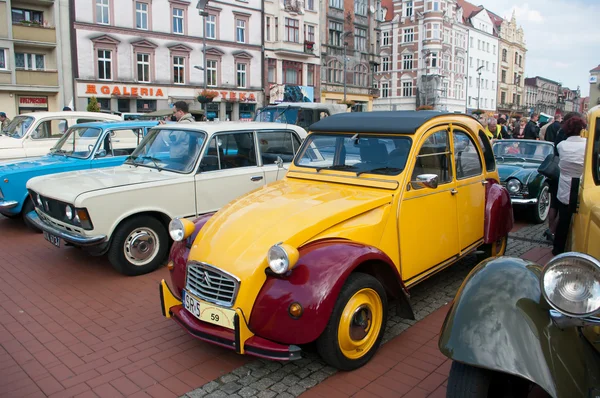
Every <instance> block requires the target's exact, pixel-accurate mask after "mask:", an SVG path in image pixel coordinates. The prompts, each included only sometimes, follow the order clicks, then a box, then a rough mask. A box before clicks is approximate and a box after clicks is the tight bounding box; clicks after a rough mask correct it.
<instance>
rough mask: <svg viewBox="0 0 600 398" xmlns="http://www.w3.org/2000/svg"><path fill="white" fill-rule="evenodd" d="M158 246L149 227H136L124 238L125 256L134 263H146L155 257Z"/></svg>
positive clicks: (156, 238)
mask: <svg viewBox="0 0 600 398" xmlns="http://www.w3.org/2000/svg"><path fill="white" fill-rule="evenodd" d="M158 248H159V242H158V236H157V235H156V233H155V232H154V231H153V230H151V229H149V228H138V229H135V230H133V231H132V232H131V233H130V234H129V236H128V237H127V239H126V240H125V247H124V251H125V257H126V258H127V260H128V261H129V262H130V263H132V264H134V265H137V266H141V265H146V264H148V263H149V262H150V261H152V260H153V259H154V257H156V253H157V252H158Z"/></svg>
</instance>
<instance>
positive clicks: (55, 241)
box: [44, 231, 60, 247]
mask: <svg viewBox="0 0 600 398" xmlns="http://www.w3.org/2000/svg"><path fill="white" fill-rule="evenodd" d="M44 238H45V239H46V240H47V241H48V242H50V243H52V244H53V245H54V246H56V247H60V238H59V237H58V236H54V235H52V234H49V233H48V232H46V231H44Z"/></svg>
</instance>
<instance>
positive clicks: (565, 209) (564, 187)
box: [552, 116, 587, 255]
mask: <svg viewBox="0 0 600 398" xmlns="http://www.w3.org/2000/svg"><path fill="white" fill-rule="evenodd" d="M586 127H587V123H586V121H585V120H584V119H583V118H581V117H579V116H575V117H572V118H570V119H569V120H567V121H566V122H565V123H563V125H562V130H563V133H564V134H565V136H566V137H567V139H566V140H564V141H562V142H561V143H559V144H558V146H557V147H556V148H557V150H558V156H559V159H560V161H559V163H558V166H559V168H560V178H559V180H558V192H557V195H556V196H557V198H558V225H557V226H556V234H555V236H554V248H553V249H552V254H554V255H557V254H560V253H563V252H564V251H565V246H566V244H567V236H568V234H569V228H570V226H571V218H572V217H573V213H572V212H571V211H570V209H569V200H570V196H571V180H572V179H573V178H581V175H582V174H583V160H584V158H585V145H586V139H585V138H583V137H581V131H582V130H583V129H585V128H586Z"/></svg>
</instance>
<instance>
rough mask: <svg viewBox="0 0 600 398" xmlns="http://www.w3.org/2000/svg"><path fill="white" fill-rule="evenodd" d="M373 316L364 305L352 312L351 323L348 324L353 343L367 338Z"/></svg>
mask: <svg viewBox="0 0 600 398" xmlns="http://www.w3.org/2000/svg"><path fill="white" fill-rule="evenodd" d="M372 318H373V316H372V314H371V310H370V309H369V307H367V306H366V305H361V306H360V307H358V308H357V309H356V311H354V315H353V316H352V323H351V324H350V338H351V339H352V340H354V341H360V340H362V339H364V338H365V337H367V334H368V333H369V329H370V328H371V320H372Z"/></svg>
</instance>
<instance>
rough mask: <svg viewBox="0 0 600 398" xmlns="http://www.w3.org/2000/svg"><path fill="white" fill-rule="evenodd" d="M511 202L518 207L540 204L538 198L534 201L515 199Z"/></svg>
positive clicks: (533, 199) (511, 199)
mask: <svg viewBox="0 0 600 398" xmlns="http://www.w3.org/2000/svg"><path fill="white" fill-rule="evenodd" d="M510 202H511V203H516V204H518V205H534V204H536V203H537V202H538V200H537V198H532V199H517V198H515V199H513V198H510Z"/></svg>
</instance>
